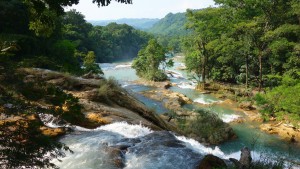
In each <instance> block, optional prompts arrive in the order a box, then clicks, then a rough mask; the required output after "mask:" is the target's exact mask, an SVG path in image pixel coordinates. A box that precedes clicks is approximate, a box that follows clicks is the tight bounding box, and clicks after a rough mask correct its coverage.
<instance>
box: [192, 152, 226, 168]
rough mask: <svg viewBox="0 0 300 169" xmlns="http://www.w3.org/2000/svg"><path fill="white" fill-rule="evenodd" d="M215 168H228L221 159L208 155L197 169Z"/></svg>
mask: <svg viewBox="0 0 300 169" xmlns="http://www.w3.org/2000/svg"><path fill="white" fill-rule="evenodd" d="M214 168H227V165H226V163H225V162H224V161H223V160H222V159H221V158H219V157H216V156H214V155H211V154H208V155H206V156H205V157H204V158H203V159H202V160H201V162H200V163H199V165H198V166H197V167H196V169H214Z"/></svg>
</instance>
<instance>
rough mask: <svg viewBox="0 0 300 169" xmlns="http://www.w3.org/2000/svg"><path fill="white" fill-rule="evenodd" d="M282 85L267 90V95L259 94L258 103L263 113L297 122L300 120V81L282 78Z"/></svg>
mask: <svg viewBox="0 0 300 169" xmlns="http://www.w3.org/2000/svg"><path fill="white" fill-rule="evenodd" d="M281 83H282V85H280V86H278V87H275V88H273V89H270V90H267V92H266V94H257V95H256V96H255V100H256V103H257V104H258V105H263V106H262V109H263V110H262V113H263V114H264V115H267V116H276V117H277V118H278V119H282V120H283V119H285V117H286V116H288V118H289V120H291V121H294V122H297V120H299V119H300V112H299V110H300V80H297V79H293V78H291V77H289V76H284V77H283V78H282V82H281Z"/></svg>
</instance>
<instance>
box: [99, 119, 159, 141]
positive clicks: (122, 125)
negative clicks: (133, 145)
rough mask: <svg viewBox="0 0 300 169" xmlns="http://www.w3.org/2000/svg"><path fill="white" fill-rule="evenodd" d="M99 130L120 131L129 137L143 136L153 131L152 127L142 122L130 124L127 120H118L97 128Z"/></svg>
mask: <svg viewBox="0 0 300 169" xmlns="http://www.w3.org/2000/svg"><path fill="white" fill-rule="evenodd" d="M97 130H105V131H110V132H114V133H118V134H120V135H122V136H125V137H127V138H137V137H142V136H145V135H147V134H150V133H152V132H153V131H152V130H151V129H149V128H148V127H144V126H142V125H141V124H139V125H137V124H128V123H127V122H116V123H112V124H108V125H105V126H101V127H99V128H97V129H95V131H97Z"/></svg>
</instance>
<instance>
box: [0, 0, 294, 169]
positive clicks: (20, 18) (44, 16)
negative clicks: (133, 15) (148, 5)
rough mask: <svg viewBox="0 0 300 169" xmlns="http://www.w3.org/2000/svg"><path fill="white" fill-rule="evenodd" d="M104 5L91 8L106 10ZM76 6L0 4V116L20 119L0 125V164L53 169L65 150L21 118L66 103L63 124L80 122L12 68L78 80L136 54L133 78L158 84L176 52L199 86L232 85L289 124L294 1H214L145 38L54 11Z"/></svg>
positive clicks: (74, 104) (46, 89) (63, 99)
mask: <svg viewBox="0 0 300 169" xmlns="http://www.w3.org/2000/svg"><path fill="white" fill-rule="evenodd" d="M110 1H111V0H95V1H93V2H95V3H96V4H97V5H98V6H107V5H109V3H110ZM117 1H118V2H121V3H131V1H130V0H117ZM78 2H79V0H58V1H51V0H45V1H31V0H2V1H0V110H1V114H0V115H1V116H2V115H3V114H4V115H5V116H11V115H22V117H23V116H24V119H25V120H21V122H18V124H16V121H11V122H7V123H4V122H0V126H1V127H0V148H1V152H0V160H1V161H2V162H1V163H0V168H18V167H20V166H25V167H29V168H30V167H32V166H35V167H55V166H54V165H53V164H52V163H51V160H52V159H53V158H58V157H62V156H63V155H64V154H63V153H61V152H60V151H59V150H61V149H66V150H68V148H67V147H65V146H64V145H63V144H60V143H58V142H57V141H56V140H55V139H52V138H48V137H45V136H44V135H42V134H41V132H40V131H39V130H37V128H39V127H40V126H41V125H42V124H41V122H40V121H36V120H34V119H33V120H31V119H32V118H30V115H33V114H35V115H36V112H40V111H45V112H46V111H49V113H52V114H56V115H61V113H62V105H63V104H65V103H68V104H70V105H71V106H70V107H71V108H72V109H71V110H72V112H75V116H74V117H73V118H74V119H73V118H70V116H67V117H66V119H69V120H75V121H76V120H78V121H80V119H82V115H81V114H80V109H81V108H80V105H78V100H76V98H74V97H73V96H70V95H68V94H66V93H64V92H63V91H61V90H60V89H57V88H53V86H47V85H46V84H44V83H42V82H41V84H24V83H23V82H22V80H21V79H22V77H19V76H18V75H16V74H15V70H16V69H17V68H21V67H35V68H45V69H51V70H58V71H62V72H67V73H71V74H77V75H82V74H83V73H88V72H90V71H93V72H94V73H101V69H100V68H99V67H98V65H96V64H95V63H96V62H113V61H118V60H127V59H133V58H135V57H136V56H138V57H137V59H136V60H135V61H134V64H133V67H135V68H136V69H137V70H138V74H140V75H141V76H145V75H146V78H147V79H149V80H156V79H159V80H164V79H166V78H167V77H166V76H165V74H164V72H163V70H158V69H159V65H160V63H162V62H163V63H164V65H165V66H167V65H172V63H171V62H170V63H167V62H166V56H165V54H166V53H167V51H173V52H175V53H179V52H183V53H184V55H185V63H186V67H187V70H188V71H189V72H190V75H191V78H194V79H197V80H198V82H199V86H198V88H199V89H206V87H207V84H209V83H213V82H219V83H226V84H233V85H238V86H239V87H241V88H243V89H245V90H244V93H243V94H242V96H243V97H245V98H246V99H248V100H250V101H253V99H255V101H256V103H257V104H258V105H260V107H261V109H262V110H261V112H262V113H263V115H265V118H266V120H268V119H269V118H276V119H278V120H286V121H291V122H292V123H293V124H294V126H295V127H298V128H299V126H300V124H299V121H300V1H299V0H260V1H256V0H215V2H216V4H217V5H218V6H217V7H210V8H206V9H202V10H188V11H187V12H186V13H180V14H169V15H167V16H166V18H164V19H162V20H161V21H160V22H158V23H156V24H155V25H154V27H153V28H152V30H149V31H150V32H152V33H154V34H155V35H151V34H149V33H145V32H143V31H140V30H136V29H134V28H133V27H131V26H128V25H126V24H122V25H119V24H116V23H111V24H109V25H107V26H92V24H90V23H88V22H87V21H86V20H85V19H84V16H83V15H82V14H81V13H80V12H77V11H75V10H71V11H69V12H64V7H66V6H71V5H73V4H78ZM166 28H168V29H166ZM153 38H156V40H154V39H153ZM147 56H151V57H152V58H151V57H147ZM145 66H147V67H145ZM149 66H150V68H149ZM149 74H150V75H151V76H149V77H148V75H149ZM37 93H40V95H38V94H37ZM36 94H37V95H36ZM36 97H38V98H43V97H45V98H46V97H47V99H49V100H48V101H49V102H52V101H53V102H55V104H56V105H57V106H60V109H51V110H44V109H43V110H41V109H37V108H36V107H35V106H33V105H32V104H31V103H32V102H34V101H35V99H36ZM24 98H25V99H24ZM26 99H28V100H26ZM47 99H45V100H47ZM12 105H15V106H13V107H12ZM73 115H74V114H73ZM25 116H26V118H25ZM27 118H28V119H27ZM26 119H27V120H26ZM12 126H15V128H13V129H12V128H11V127H12ZM23 126H27V128H24V127H23ZM20 133H21V134H20ZM7 138H12V139H7ZM15 140H17V141H15ZM24 145H26V146H24ZM3 147H5V148H3ZM2 150H3V151H2ZM47 153H50V155H49V156H44V155H45V154H47Z"/></svg>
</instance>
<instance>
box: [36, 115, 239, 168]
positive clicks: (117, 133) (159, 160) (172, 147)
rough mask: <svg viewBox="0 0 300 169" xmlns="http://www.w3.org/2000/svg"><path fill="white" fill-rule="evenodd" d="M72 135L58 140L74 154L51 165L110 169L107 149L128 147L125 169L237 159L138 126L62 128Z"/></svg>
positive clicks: (48, 122) (192, 165) (50, 122)
mask: <svg viewBox="0 0 300 169" xmlns="http://www.w3.org/2000/svg"><path fill="white" fill-rule="evenodd" d="M40 117H41V118H42V120H43V121H44V122H45V124H46V125H47V126H49V127H53V128H56V127H61V126H60V125H58V124H54V121H55V120H53V119H54V118H53V116H51V115H45V114H44V115H40ZM65 126H67V127H70V128H73V130H74V132H73V133H71V134H68V135H66V136H65V137H63V138H62V139H61V141H62V142H63V143H65V144H66V145H67V146H69V148H70V149H71V150H72V151H74V153H73V154H72V153H67V154H66V155H67V156H66V157H65V158H63V159H61V160H62V162H59V161H57V160H55V161H54V163H55V164H56V165H58V166H59V167H60V168H62V169H82V168H84V169H114V168H118V167H117V166H115V165H114V162H112V161H113V160H112V159H110V158H113V157H112V156H111V155H110V154H109V152H107V147H114V146H120V145H128V146H129V148H128V150H127V151H124V152H123V155H124V167H123V168H125V169H141V168H143V169H159V168H161V169H168V168H170V169H176V168H178V169H182V168H185V169H189V168H191V169H193V168H195V166H196V165H197V163H198V162H199V160H201V159H202V158H203V155H205V154H214V155H216V156H219V157H221V158H229V157H235V158H239V152H236V153H234V154H233V155H230V156H227V155H225V154H224V153H223V152H222V151H221V150H220V149H219V148H218V147H215V148H210V147H205V146H204V145H202V144H200V143H199V142H197V141H195V140H193V139H190V138H186V137H184V136H176V135H174V134H172V133H169V132H166V131H164V132H162V133H160V132H154V131H152V130H151V129H149V128H147V127H144V126H142V125H141V124H140V125H131V124H128V123H126V122H117V123H112V124H109V125H105V126H101V127H99V128H96V129H92V130H90V129H85V128H82V127H78V126H70V125H65Z"/></svg>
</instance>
